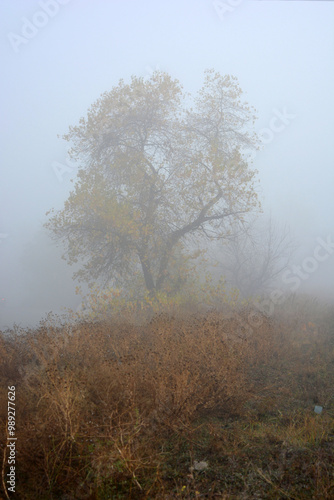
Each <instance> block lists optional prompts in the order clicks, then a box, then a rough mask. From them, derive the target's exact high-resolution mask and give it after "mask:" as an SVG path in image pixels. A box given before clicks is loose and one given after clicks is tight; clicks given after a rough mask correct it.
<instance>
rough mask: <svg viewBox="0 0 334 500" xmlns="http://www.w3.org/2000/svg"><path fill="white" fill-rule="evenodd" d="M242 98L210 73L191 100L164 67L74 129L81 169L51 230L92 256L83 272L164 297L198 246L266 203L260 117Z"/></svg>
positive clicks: (121, 87)
mask: <svg viewBox="0 0 334 500" xmlns="http://www.w3.org/2000/svg"><path fill="white" fill-rule="evenodd" d="M241 94H242V92H241V90H240V87H239V85H238V82H237V79H236V78H235V77H230V76H221V75H220V74H219V73H215V72H214V71H213V70H208V71H206V74H205V81H204V84H203V87H202V88H201V89H200V91H199V93H198V95H197V96H195V98H194V99H191V96H189V95H188V94H184V92H183V89H182V86H181V85H180V83H179V82H178V80H173V79H172V78H171V77H170V76H169V75H168V74H166V73H163V72H155V73H154V74H153V75H152V77H151V78H150V80H144V79H143V78H137V77H132V80H131V83H130V84H125V83H124V81H123V80H120V82H119V84H118V86H116V87H114V88H113V89H112V90H111V91H110V92H106V93H104V94H102V96H101V97H100V99H98V100H97V101H96V102H95V103H94V104H93V105H92V106H91V108H90V110H89V112H88V115H87V118H81V119H80V121H79V124H78V125H77V126H74V127H70V129H69V133H68V134H67V135H65V136H64V139H66V140H67V141H69V142H70V143H71V144H72V148H71V149H70V151H69V154H70V157H71V158H72V159H73V160H75V161H80V164H81V167H80V168H79V171H78V178H77V181H76V184H75V188H74V191H72V192H71V193H70V196H69V198H68V200H67V201H66V202H65V206H64V209H63V210H62V211H60V212H57V213H54V211H53V210H51V211H50V212H48V213H47V215H49V214H52V215H51V216H50V219H49V221H48V222H47V223H46V227H47V228H48V229H49V230H50V231H51V234H52V236H53V237H54V238H55V239H59V240H62V241H63V242H64V243H65V244H66V252H65V254H64V258H65V259H67V260H68V262H69V263H70V264H72V263H74V262H78V261H79V260H80V261H82V263H83V266H82V268H81V270H80V271H79V272H78V273H75V275H74V276H75V277H78V278H79V279H81V280H86V281H88V282H91V283H93V282H94V281H95V282H97V281H99V280H101V281H103V282H104V283H105V284H106V283H109V284H110V283H112V284H113V285H114V286H119V287H129V286H130V287H131V286H133V283H134V280H137V282H138V280H139V283H142V285H144V287H146V289H147V291H148V292H149V293H150V294H152V295H154V294H155V293H156V292H158V291H162V290H164V289H165V287H166V286H167V285H168V281H169V277H170V276H171V274H174V278H175V268H174V269H173V265H174V266H175V263H176V262H180V261H184V259H188V258H191V257H192V256H193V255H192V253H191V251H190V248H194V243H195V244H197V243H199V242H200V241H201V240H203V238H204V239H207V240H212V239H214V238H223V237H224V236H225V235H226V234H227V233H228V232H229V230H230V229H231V227H232V226H231V224H232V223H234V222H235V221H236V220H242V218H243V217H244V216H245V214H247V213H248V212H250V211H252V210H254V209H256V208H257V207H258V200H257V195H256V191H255V187H254V182H255V177H256V171H253V170H252V169H251V168H250V167H249V165H248V162H247V154H249V152H250V151H251V150H252V149H254V148H257V147H258V139H257V137H256V135H255V134H254V133H251V132H250V131H249V124H250V123H251V124H253V123H254V120H255V117H254V116H253V110H252V109H251V108H250V107H249V106H248V105H247V103H242V102H241ZM176 257H177V258H176Z"/></svg>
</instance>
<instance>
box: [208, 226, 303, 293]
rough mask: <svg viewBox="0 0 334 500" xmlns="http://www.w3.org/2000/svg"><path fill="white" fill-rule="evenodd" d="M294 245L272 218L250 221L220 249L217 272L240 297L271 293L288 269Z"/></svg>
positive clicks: (236, 231)
mask: <svg viewBox="0 0 334 500" xmlns="http://www.w3.org/2000/svg"><path fill="white" fill-rule="evenodd" d="M294 250H295V243H294V242H293V240H292V239H291V237H290V235H289V231H288V229H287V228H286V227H283V228H280V227H279V226H278V225H277V224H275V223H273V221H272V219H271V218H269V219H267V220H265V219H263V218H260V219H256V220H250V221H248V222H247V224H246V225H245V224H244V225H243V226H242V227H241V228H239V230H237V229H235V231H234V234H233V237H231V238H230V239H229V241H228V242H227V244H226V245H223V246H222V247H221V248H220V251H219V254H220V255H219V254H218V256H217V260H218V262H219V265H218V269H219V270H220V272H221V273H222V274H223V276H224V277H225V279H226V281H227V282H228V283H229V285H230V286H232V287H236V288H237V289H238V290H239V292H240V295H241V297H243V298H248V297H250V296H254V295H262V294H265V293H267V292H269V291H270V290H271V289H272V288H273V287H274V286H275V282H276V281H277V279H278V278H279V276H281V274H282V272H283V271H284V270H285V269H287V268H288V266H289V264H290V260H291V257H292V254H293V252H294Z"/></svg>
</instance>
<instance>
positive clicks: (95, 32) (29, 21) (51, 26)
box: [0, 0, 334, 326]
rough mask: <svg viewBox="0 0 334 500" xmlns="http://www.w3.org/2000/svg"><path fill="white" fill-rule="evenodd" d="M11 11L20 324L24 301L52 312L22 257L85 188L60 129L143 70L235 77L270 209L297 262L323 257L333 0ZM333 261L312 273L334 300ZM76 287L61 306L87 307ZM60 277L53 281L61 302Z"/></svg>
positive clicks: (10, 177) (14, 267)
mask: <svg viewBox="0 0 334 500" xmlns="http://www.w3.org/2000/svg"><path fill="white" fill-rule="evenodd" d="M0 10H1V12H0V14H1V61H2V70H3V71H2V74H3V77H2V81H1V85H2V91H1V93H0V98H1V109H2V115H1V116H2V118H1V136H0V140H1V184H0V197H1V198H0V199H1V217H0V256H1V268H0V272H1V276H0V279H1V282H0V294H1V295H2V296H3V297H6V298H7V305H6V308H7V309H6V310H7V312H6V314H7V316H6V320H7V318H9V316H10V314H11V316H10V319H12V317H13V314H14V313H13V310H14V309H15V311H16V313H15V314H17V318H18V319H19V320H20V321H21V319H22V321H24V318H25V316H24V314H25V307H26V309H27V308H29V307H30V308H35V309H36V314H37V312H38V310H39V309H40V308H41V304H43V306H42V308H44V309H45V308H47V307H48V306H47V301H46V300H45V301H44V302H43V301H40V299H39V297H38V295H37V290H38V283H37V285H36V290H35V292H34V294H35V295H34V299H33V301H32V302H33V304H32V302H29V299H27V296H28V295H29V290H27V289H26V287H27V286H28V283H29V280H27V279H26V278H27V276H26V274H29V271H27V270H26V269H24V266H23V264H22V262H23V261H24V258H23V256H24V254H25V253H26V252H27V251H28V252H33V250H32V247H33V241H34V239H35V238H36V236H35V235H36V233H37V232H38V231H39V230H40V228H41V225H42V224H43V223H44V222H45V221H46V216H45V212H46V211H47V210H49V209H50V208H52V207H55V208H61V207H62V203H63V201H64V200H65V199H66V198H67V196H68V193H69V191H70V189H71V187H72V185H73V184H71V182H70V179H71V178H73V177H74V176H75V168H73V165H72V166H71V165H70V166H66V161H67V158H66V146H67V144H66V143H65V142H64V141H63V140H61V139H59V138H58V137H57V136H58V134H59V135H62V134H64V133H66V132H67V131H68V127H69V126H70V125H75V124H76V123H77V122H78V120H79V118H80V117H81V116H84V115H86V112H87V109H88V108H89V106H90V105H91V104H92V103H93V102H94V101H95V100H96V99H97V98H98V97H99V96H100V94H101V93H102V92H104V91H108V90H110V89H111V88H112V87H113V86H114V85H117V83H118V81H119V79H120V78H123V79H124V80H126V81H128V80H129V78H130V76H131V75H133V74H134V75H138V76H143V77H149V76H150V74H151V73H152V71H154V70H155V69H161V70H164V71H167V72H169V73H170V74H171V75H172V76H173V77H175V78H178V79H179V80H180V81H181V83H182V84H183V86H184V88H185V90H188V91H191V92H193V91H196V90H197V89H198V88H199V87H200V86H201V84H202V81H203V72H204V70H205V69H206V68H214V69H215V70H217V71H219V72H220V73H221V74H233V75H235V76H236V77H237V78H238V79H239V83H240V86H241V88H242V89H243V91H244V96H245V99H246V100H247V101H248V102H249V104H251V105H252V106H254V107H255V108H256V110H257V114H258V117H259V119H258V121H257V123H256V130H258V131H259V133H260V134H261V136H262V137H263V143H264V147H263V151H261V152H259V153H257V155H256V157H255V159H254V165H255V167H256V168H257V169H258V170H259V178H260V181H261V192H260V195H261V199H262V201H263V207H264V209H265V211H266V212H268V213H269V212H271V214H272V216H273V217H274V218H275V219H278V220H280V221H282V222H287V223H288V224H289V225H290V227H291V230H292V232H293V234H294V236H295V237H296V238H297V240H298V241H299V242H300V244H301V248H300V252H299V254H298V257H297V261H296V262H297V263H298V259H299V261H300V264H302V263H303V259H305V258H306V259H307V258H309V257H312V256H313V254H314V249H315V248H316V246H317V244H318V240H317V239H318V238H322V239H323V240H326V241H329V240H328V238H330V237H332V240H334V228H333V216H334V166H333V156H334V155H333V132H334V130H333V128H334V126H333V115H334V109H333V108H334V106H333V104H334V98H333V94H334V93H333V88H334V62H333V61H334V59H333V52H334V51H333V49H334V44H333V39H334V30H333V26H334V3H333V2H322V1H314V2H312V1H305V2H304V1H275V2H270V1H246V0H244V1H240V2H238V1H236V0H226V1H224V2H223V1H220V2H219V1H216V2H213V1H212V0H208V1H207V0H170V1H168V2H162V1H160V2H159V1H157V0H154V1H153V0H140V1H138V0H137V1H135V0H132V1H127V0H125V1H124V0H123V1H116V0H109V1H108V0H94V1H93V0H40V1H35V0H1V3H0ZM62 165H63V167H62ZM64 166H65V167H64ZM62 169H63V170H62ZM27 245H28V246H27ZM29 245H30V246H29ZM27 248H28V250H27ZM29 249H30V250H29ZM331 251H332V253H331ZM22 258H23V261H22ZM333 261H334V251H333V249H331V248H330V247H329V249H328V258H326V259H324V260H323V261H322V262H319V265H318V266H317V268H316V269H315V270H314V271H312V266H311V267H309V273H308V274H309V276H307V279H305V280H304V278H303V280H304V281H305V282H306V281H307V284H308V286H311V285H313V286H314V287H315V289H320V288H321V289H323V290H326V291H327V292H328V293H329V294H331V295H332V296H333V295H334V293H333V283H334V271H333V270H334V262H333ZM50 262H51V260H50ZM45 265H47V264H45ZM52 265H53V264H52V263H50V266H52ZM63 265H64V266H66V265H65V263H64V264H63ZM310 265H311V264H310ZM64 272H65V271H64ZM71 272H72V271H71V269H70V271H69V275H70V274H71ZM39 274H40V273H39ZM36 276H38V273H36ZM30 278H31V277H30ZM38 279H40V278H38ZM38 279H37V278H36V280H37V281H38ZM30 282H31V279H30ZM68 283H69V282H66V284H65V283H64V290H65V289H66V293H65V292H64V295H63V296H61V293H60V295H59V292H60V290H59V287H60V288H61V285H59V283H58V285H57V287H58V288H57V290H56V292H57V293H56V295H57V301H56V302H57V304H54V305H55V307H56V306H57V307H58V306H60V305H63V306H66V305H67V304H66V303H65V302H66V300H69V301H70V300H72V299H73V303H74V302H75V300H76V299H74V298H73V297H74V294H73V293H72V292H71V291H69V287H70V288H71V285H69V284H68ZM41 286H42V282H41ZM43 286H45V283H44V284H43ZM52 286H53V284H52V283H50V290H46V289H43V290H42V294H43V295H44V296H48V293H49V298H50V302H51V301H52V300H54V297H55V293H53V294H52ZM71 294H72V295H71ZM51 299H52V300H51ZM25 301H26V303H27V304H28V305H26V306H25V305H24V304H25ZM50 308H52V305H51V304H50ZM9 311H10V314H9ZM2 313H3V314H5V313H4V312H3V311H2ZM0 314H1V311H0ZM26 314H27V315H29V314H28V311H26ZM3 317H4V316H3ZM27 317H28V316H27ZM0 326H1V325H0Z"/></svg>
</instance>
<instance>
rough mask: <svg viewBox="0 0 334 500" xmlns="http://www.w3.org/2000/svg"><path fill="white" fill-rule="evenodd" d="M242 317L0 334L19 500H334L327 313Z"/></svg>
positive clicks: (333, 364) (333, 389) (332, 357)
mask: <svg viewBox="0 0 334 500" xmlns="http://www.w3.org/2000/svg"><path fill="white" fill-rule="evenodd" d="M250 313H251V311H243V312H240V311H239V312H235V313H234V314H232V315H231V314H230V315H229V317H227V315H226V313H223V312H219V311H215V312H210V313H206V314H194V315H188V316H183V317H181V316H180V317H177V318H175V317H171V316H168V315H166V314H161V315H156V316H155V317H154V318H153V319H152V320H150V321H147V322H146V323H144V324H141V325H137V326H136V325H134V324H131V323H130V322H127V321H126V320H124V321H122V322H118V323H115V322H110V321H109V322H100V323H88V322H82V323H81V324H78V325H77V326H75V327H69V326H66V325H63V326H62V327H59V328H56V327H55V326H52V324H51V323H48V324H45V325H43V326H41V327H40V328H39V329H37V330H35V331H29V332H21V333H20V334H19V335H14V334H13V332H12V334H11V335H8V334H6V335H5V334H3V335H2V336H1V338H0V354H1V365H0V367H1V370H0V377H1V386H0V387H1V391H0V400H1V443H2V444H1V446H2V455H3V450H4V444H5V442H6V434H5V427H6V424H5V423H6V411H7V386H8V385H15V386H16V392H17V401H16V408H17V416H16V420H17V438H18V441H17V443H18V445H17V470H16V475H17V491H18V495H19V496H18V498H22V499H33V498H34V499H35V498H39V499H41V500H42V499H44V498H45V499H48V498H55V499H58V498H62V499H64V500H65V499H68V500H69V499H71V498H75V499H77V498H78V499H84V498H86V499H109V498H120V499H121V498H124V499H125V498H133V499H140V498H152V499H154V498H157V499H164V498H165V499H167V498H170V499H172V498H226V499H230V498H231V499H232V498H243V499H247V498H250V499H251V498H261V499H267V498H268V499H277V498H282V499H283V498H293V499H303V498H305V499H307V498H309V499H311V498H319V499H325V498H334V466H333V464H334V384H333V382H334V351H333V347H334V338H333V317H332V318H331V317H330V314H329V313H328V311H321V314H319V311H310V310H309V308H308V309H307V311H306V310H303V309H302V308H300V307H299V308H298V307H296V308H295V309H293V308H292V309H291V310H290V311H285V312H284V311H281V312H278V311H276V317H275V318H271V319H267V318H264V317H261V316H257V319H256V321H255V319H254V316H250ZM251 317H252V320H251V321H250V318H251ZM241 318H242V322H243V325H244V326H245V325H246V326H247V325H248V326H249V324H251V325H252V332H249V330H248V329H247V328H246V329H245V328H243V327H241V326H240V325H241ZM255 323H256V324H255ZM315 405H321V406H323V407H324V409H323V412H322V413H321V414H320V415H317V414H316V413H315V412H314V406H315ZM196 461H197V462H201V461H205V462H206V463H207V467H206V468H205V466H204V470H197V466H196ZM4 463H5V464H6V460H5V462H4ZM2 469H3V472H4V473H6V472H7V469H6V467H4V465H3V464H2ZM2 495H4V492H2Z"/></svg>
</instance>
